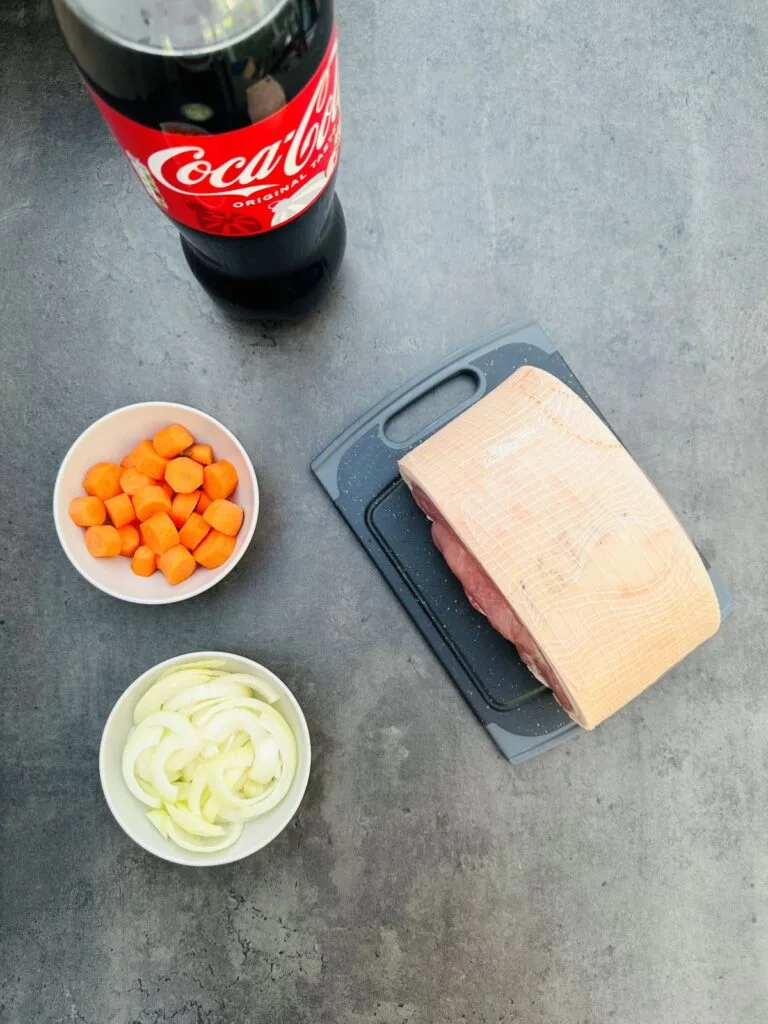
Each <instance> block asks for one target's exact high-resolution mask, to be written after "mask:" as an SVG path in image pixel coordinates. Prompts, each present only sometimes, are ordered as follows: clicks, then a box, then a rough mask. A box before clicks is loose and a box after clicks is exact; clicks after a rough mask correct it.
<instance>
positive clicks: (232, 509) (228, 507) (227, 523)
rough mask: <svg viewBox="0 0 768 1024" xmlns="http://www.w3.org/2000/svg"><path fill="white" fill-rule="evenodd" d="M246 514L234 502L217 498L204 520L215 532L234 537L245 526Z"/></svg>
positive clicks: (206, 512)
mask: <svg viewBox="0 0 768 1024" xmlns="http://www.w3.org/2000/svg"><path fill="white" fill-rule="evenodd" d="M244 514H245V513H244V512H243V510H242V509H241V508H240V506H239V505H236V504H235V503H234V501H228V500H227V499H226V498H217V499H216V501H212V502H211V504H210V505H209V506H208V508H207V509H206V510H205V513H204V515H203V518H204V519H205V521H206V523H209V524H210V525H211V526H212V527H213V528H214V530H218V531H219V533H226V535H227V536H228V537H234V536H236V535H237V532H238V530H239V529H240V527H241V526H242V525H243V516H244Z"/></svg>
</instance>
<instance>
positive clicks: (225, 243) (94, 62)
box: [54, 0, 346, 319]
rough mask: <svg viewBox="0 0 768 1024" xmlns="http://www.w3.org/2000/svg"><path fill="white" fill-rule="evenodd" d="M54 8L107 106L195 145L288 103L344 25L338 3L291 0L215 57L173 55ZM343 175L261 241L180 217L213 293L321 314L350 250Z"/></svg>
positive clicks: (239, 305)
mask: <svg viewBox="0 0 768 1024" xmlns="http://www.w3.org/2000/svg"><path fill="white" fill-rule="evenodd" d="M54 8H55V10H56V15H57V18H58V20H59V24H60V26H61V29H62V32H63V35H64V37H65V39H66V41H67V44H68V46H69V49H70V51H71V53H72V55H73V57H74V59H75V61H76V63H77V66H78V68H79V70H80V73H81V74H82V76H83V78H84V80H85V82H86V84H87V85H88V86H89V87H90V88H91V89H92V90H93V92H94V93H95V94H96V95H97V96H98V97H99V98H100V99H101V100H102V101H104V102H105V103H106V104H108V105H109V106H110V107H111V108H113V109H114V110H116V111H117V112H118V113H120V114H122V115H123V116H125V117H127V118H130V120H131V121H133V122H136V123H137V124H140V125H145V126H147V127H149V128H154V129H158V130H161V131H164V132H172V133H174V134H175V133H178V134H179V135H180V136H186V135H188V136H190V137H192V138H194V137H195V136H196V135H199V134H207V135H212V134H218V133H222V132H232V131H234V130H236V129H239V128H246V127H248V126H249V125H252V124H255V123H258V122H259V121H260V120H262V119H263V118H266V117H268V116H269V115H270V114H272V113H274V112H275V111H276V110H278V109H280V107H281V106H282V105H284V104H286V103H288V102H290V101H291V100H292V99H293V98H294V97H295V96H296V95H297V94H298V93H299V92H300V91H301V90H302V89H303V88H304V87H305V86H306V85H307V83H308V82H309V81H310V79H311V78H312V76H313V75H314V73H315V71H316V70H317V68H318V66H319V64H320V62H321V61H322V59H323V56H324V55H325V53H326V50H327V48H328V45H329V42H330V39H331V36H332V32H333V25H334V18H333V2H332V0H287V2H285V3H283V4H282V6H280V7H279V9H278V10H276V11H275V13H274V14H273V15H272V16H271V18H270V19H269V20H268V21H266V22H265V23H264V24H262V25H260V26H259V27H258V28H256V29H255V30H254V31H253V32H252V33H250V34H246V35H245V36H244V37H241V38H238V39H237V40H236V41H235V42H234V43H232V44H229V45H226V46H222V47H221V48H220V49H217V50H216V51H215V52H206V53H194V52H193V53H184V54H181V55H165V54H161V53H157V52H145V51H144V50H142V49H138V48H136V47H134V46H132V45H130V44H128V43H123V42H120V41H116V40H115V39H113V38H109V36H108V34H106V33H105V32H104V31H103V30H102V29H101V28H99V29H97V28H95V27H93V26H92V25H91V24H90V22H89V21H88V20H87V15H85V14H83V13H81V12H80V9H79V8H74V7H70V6H69V5H68V4H67V3H65V2H64V0H54ZM86 10H87V8H86ZM148 16H149V12H148ZM148 27H149V28H151V26H148ZM335 177H336V175H335V170H334V173H333V177H332V178H331V180H330V183H329V185H328V186H327V187H326V188H325V190H324V191H323V192H322V194H321V195H320V197H319V198H318V199H317V200H316V201H315V202H314V203H313V204H312V205H311V206H309V207H308V208H307V209H306V210H305V211H304V212H303V213H302V214H301V215H300V216H298V217H297V218H296V219H295V220H292V221H290V222H289V223H287V224H284V225H281V226H279V227H276V228H273V229H272V230H268V231H264V232H262V233H260V234H246V235H242V236H235V237H232V236H228V235H221V234H214V233H208V232H204V231H200V230H196V229H195V228H193V227H190V226H188V225H186V224H182V223H179V222H178V221H177V222H176V226H177V228H178V230H179V232H180V234H181V244H182V249H183V251H184V255H185V256H186V259H187V262H188V263H189V266H190V268H191V270H192V272H193V273H194V275H195V277H196V278H197V279H198V281H199V282H200V283H201V284H202V285H203V287H204V288H205V289H206V291H208V292H209V294H210V295H211V296H212V297H213V298H214V299H216V301H217V302H219V304H220V305H222V306H224V307H225V308H226V309H227V310H228V311H229V312H230V313H232V314H233V315H235V316H239V317H243V318H248V319H261V318H263V319H271V318H277V319H282V318H288V319H292V318H297V317H301V316H305V315H307V314H308V313H311V312H313V311H314V310H315V309H316V308H317V307H318V306H319V304H320V303H321V302H322V300H323V299H324V298H325V296H326V294H327V293H328V291H329V290H330V287H331V285H332V283H333V280H334V278H335V277H336V274H337V272H338V270H339V267H340V265H341V262H342V259H343V256H344V248H345V244H346V228H345V224H344V216H343V213H342V210H341V204H340V203H339V200H338V198H337V197H336V196H335V191H334V187H335Z"/></svg>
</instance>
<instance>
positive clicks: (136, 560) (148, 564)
mask: <svg viewBox="0 0 768 1024" xmlns="http://www.w3.org/2000/svg"><path fill="white" fill-rule="evenodd" d="M131 569H133V571H134V572H135V573H136V575H137V576H152V575H153V573H154V572H155V570H156V569H157V555H156V554H155V552H154V551H153V550H152V549H151V548H148V547H147V546H146V545H145V544H142V545H141V547H138V548H136V553H135V554H134V556H133V559H132V561H131Z"/></svg>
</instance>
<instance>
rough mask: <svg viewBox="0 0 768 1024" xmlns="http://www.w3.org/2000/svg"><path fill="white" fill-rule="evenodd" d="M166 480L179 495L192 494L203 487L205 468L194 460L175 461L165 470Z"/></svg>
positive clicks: (182, 459) (181, 459)
mask: <svg viewBox="0 0 768 1024" xmlns="http://www.w3.org/2000/svg"><path fill="white" fill-rule="evenodd" d="M165 480H166V483H167V484H169V485H170V486H171V487H172V488H173V489H174V491H176V493H177V494H191V493H192V491H199V490H200V488H201V487H202V486H203V467H202V466H201V465H200V463H199V462H195V461H194V460H193V459H186V458H184V457H182V458H180V459H173V461H172V462H169V463H168V466H167V468H166V470H165Z"/></svg>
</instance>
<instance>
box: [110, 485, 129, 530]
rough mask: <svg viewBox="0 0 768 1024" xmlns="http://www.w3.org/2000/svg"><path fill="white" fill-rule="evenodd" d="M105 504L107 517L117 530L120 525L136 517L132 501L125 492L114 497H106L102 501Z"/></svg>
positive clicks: (124, 524) (125, 524) (126, 523)
mask: <svg viewBox="0 0 768 1024" xmlns="http://www.w3.org/2000/svg"><path fill="white" fill-rule="evenodd" d="M104 504H105V505H106V506H107V512H108V513H109V518H110V520H111V521H112V525H113V526H115V527H117V529H118V530H119V529H120V527H121V526H127V525H128V523H132V522H133V520H134V519H135V518H136V513H135V512H134V510H133V502H132V501H131V499H130V498H129V497H128V495H127V494H117V495H115V497H114V498H107V500H106V501H105V502H104Z"/></svg>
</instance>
